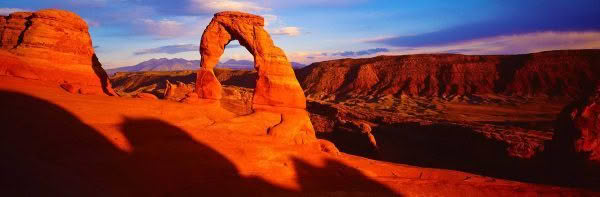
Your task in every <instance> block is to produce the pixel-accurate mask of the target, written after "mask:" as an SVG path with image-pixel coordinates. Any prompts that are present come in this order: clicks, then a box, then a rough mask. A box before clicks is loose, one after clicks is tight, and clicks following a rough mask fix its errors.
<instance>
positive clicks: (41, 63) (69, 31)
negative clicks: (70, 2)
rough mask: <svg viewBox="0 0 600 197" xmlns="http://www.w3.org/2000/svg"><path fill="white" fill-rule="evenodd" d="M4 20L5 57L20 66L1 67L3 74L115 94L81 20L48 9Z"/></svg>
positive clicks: (1, 44) (0, 23) (2, 45)
mask: <svg viewBox="0 0 600 197" xmlns="http://www.w3.org/2000/svg"><path fill="white" fill-rule="evenodd" d="M1 18H3V20H0V29H1V30H0V33H1V34H2V35H1V36H0V38H1V42H0V48H1V50H2V51H4V52H3V53H2V54H1V55H2V57H3V59H11V60H10V61H11V62H13V63H18V64H9V65H0V74H1V75H10V76H16V77H22V78H27V79H39V80H45V81H56V82H59V83H61V84H72V85H75V86H81V91H83V92H86V93H91V94H107V95H115V93H114V91H113V90H112V88H111V85H110V82H109V81H108V75H107V74H106V72H105V71H104V69H102V65H101V64H100V62H99V61H98V58H97V57H96V55H95V53H94V48H93V46H92V40H91V37H90V35H89V32H88V26H87V24H86V22H85V21H84V20H83V19H82V18H81V17H79V16H78V15H76V14H74V13H72V12H69V11H63V10H56V9H45V10H40V11H37V12H15V13H12V14H10V15H9V16H8V17H1ZM5 61H8V60H5Z"/></svg>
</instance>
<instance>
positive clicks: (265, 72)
mask: <svg viewBox="0 0 600 197" xmlns="http://www.w3.org/2000/svg"><path fill="white" fill-rule="evenodd" d="M263 26H264V19H263V18H262V17H260V16H256V15H252V14H246V13H241V12H219V13H216V14H215V16H214V18H213V19H212V21H211V22H210V24H209V25H208V26H207V27H206V30H204V34H203V35H202V41H201V43H200V54H201V56H202V59H201V62H200V64H201V69H200V70H199V71H198V74H197V80H196V93H197V94H198V95H199V97H200V98H204V99H215V100H219V99H221V98H222V94H221V91H222V88H221V84H220V83H219V81H218V80H217V78H216V77H215V74H214V71H213V69H214V67H215V66H216V65H217V63H218V61H219V58H220V57H221V55H222V54H223V51H224V49H225V46H226V45H227V44H229V42H231V41H232V40H238V41H239V42H240V44H241V45H242V46H244V47H245V48H246V49H247V50H248V51H249V52H250V53H251V54H252V55H253V56H254V68H256V70H257V71H258V78H257V79H256V88H255V89H254V96H253V99H252V108H253V109H254V110H255V111H256V112H257V113H254V114H251V115H249V116H243V117H239V118H237V119H234V120H231V122H230V123H226V124H236V123H239V122H247V121H252V122H254V121H259V122H265V121H270V120H274V121H277V122H270V123H268V124H269V125H272V126H271V127H270V128H269V129H268V130H267V132H266V134H268V135H271V136H275V137H277V138H279V139H282V140H284V141H287V142H290V143H295V144H311V143H318V142H317V141H316V136H315V131H314V128H313V127H312V124H311V122H310V119H309V117H308V113H307V112H306V110H305V108H306V97H305V96H304V92H303V91H302V88H301V87H300V84H299V83H298V80H297V79H296V76H295V74H294V70H293V69H292V65H291V64H290V63H289V62H288V60H287V58H286V56H285V54H284V52H283V50H281V49H280V48H278V47H277V46H275V45H274V44H273V40H271V37H270V36H269V34H268V33H267V32H266V31H265V30H264V29H263ZM189 100H193V99H190V98H187V99H186V101H189ZM263 112H264V113H263ZM274 114H279V118H276V116H277V115H276V116H275V118H274V116H273V115H274ZM221 126H224V127H227V126H231V125H218V124H216V125H215V128H218V127H221Z"/></svg>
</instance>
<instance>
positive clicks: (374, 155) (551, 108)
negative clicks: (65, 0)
mask: <svg viewBox="0 0 600 197" xmlns="http://www.w3.org/2000/svg"><path fill="white" fill-rule="evenodd" d="M263 27H264V19H263V18H262V17H260V16H257V15H252V14H247V13H241V12H220V13H216V14H215V15H214V17H213V19H212V21H211V22H210V24H209V25H208V27H207V28H206V30H205V32H204V34H203V36H202V38H201V41H200V54H199V55H200V56H201V57H202V60H201V61H200V62H199V63H198V64H199V69H197V70H194V71H147V72H117V73H116V74H114V75H112V76H111V77H110V78H109V77H108V74H107V73H106V72H105V71H104V69H103V68H102V65H101V64H100V60H99V59H98V58H97V57H96V55H95V53H94V49H93V47H92V46H93V45H92V41H91V38H90V36H89V33H88V29H87V24H86V22H85V21H84V20H83V19H81V18H80V17H79V16H77V15H76V14H74V13H71V12H68V11H63V10H41V11H37V12H17V13H13V14H11V15H10V16H8V17H0V33H1V34H0V35H2V37H1V40H2V42H1V43H0V46H2V49H0V101H1V102H0V107H1V108H2V109H3V110H2V113H0V118H1V119H0V120H1V121H2V125H3V132H0V155H2V157H3V160H4V161H8V162H2V163H0V173H2V174H3V176H1V177H0V183H2V185H3V186H2V187H3V190H4V193H5V194H8V195H10V196H19V195H25V194H26V195H34V196H38V195H42V196H47V195H51V196H89V195H101V196H104V195H107V196H149V195H150V196H165V195H171V196H197V195H221V196H240V195H243V196H307V195H308V196H422V195H426V196H514V195H536V196H539V195H567V196H594V195H598V192H599V191H598V190H597V188H598V186H600V180H598V178H597V177H600V176H598V175H600V172H599V169H600V168H598V166H597V164H596V163H595V162H596V161H597V158H598V157H597V155H598V152H597V151H598V147H599V146H598V145H597V144H598V127H597V125H598V124H597V123H598V117H597V115H598V109H597V106H598V105H597V103H598V93H597V91H596V90H597V86H596V85H597V84H598V83H597V82H598V76H599V75H598V72H599V71H600V70H599V69H598V67H597V65H598V64H599V63H600V50H568V51H549V52H541V53H533V54H524V55H510V56H509V55H506V56H470V55H453V54H430V55H405V56H378V57H373V58H364V59H342V60H331V61H326V62H317V63H313V64H311V65H309V66H306V67H304V68H301V69H296V70H294V69H293V66H292V64H291V63H290V62H289V61H288V60H287V57H286V55H285V53H284V52H283V50H281V49H280V48H279V47H277V46H276V45H275V44H274V43H273V41H272V40H271V38H270V35H269V34H268V33H267V32H266V31H265V30H264V29H263ZM250 30H252V31H250ZM232 40H238V41H239V42H240V44H241V45H242V46H243V47H245V48H246V49H248V51H249V52H250V53H251V54H252V55H253V56H254V59H255V62H254V68H255V70H233V69H223V68H216V66H217V64H218V62H219V58H220V56H221V55H222V54H223V51H224V49H225V46H226V45H227V44H228V43H230V42H231V41H232Z"/></svg>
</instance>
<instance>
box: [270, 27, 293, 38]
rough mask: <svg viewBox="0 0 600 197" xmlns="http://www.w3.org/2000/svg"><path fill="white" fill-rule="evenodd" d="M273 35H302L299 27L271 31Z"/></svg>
mask: <svg viewBox="0 0 600 197" xmlns="http://www.w3.org/2000/svg"><path fill="white" fill-rule="evenodd" d="M271 34H273V35H287V36H298V35H300V28H298V27H281V28H277V29H274V30H271Z"/></svg>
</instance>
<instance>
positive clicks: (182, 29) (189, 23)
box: [134, 16, 210, 38]
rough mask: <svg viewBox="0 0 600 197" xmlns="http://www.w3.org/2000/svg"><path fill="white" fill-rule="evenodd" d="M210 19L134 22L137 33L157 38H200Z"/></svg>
mask: <svg viewBox="0 0 600 197" xmlns="http://www.w3.org/2000/svg"><path fill="white" fill-rule="evenodd" d="M209 21H210V18H201V17H195V16H192V17H175V18H165V19H161V20H153V19H139V20H137V21H136V22H135V26H134V27H136V28H137V31H138V33H143V34H148V35H152V36H155V37H158V38H181V37H194V36H195V37H200V36H201V35H202V33H203V32H204V29H205V28H206V25H208V23H209Z"/></svg>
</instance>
